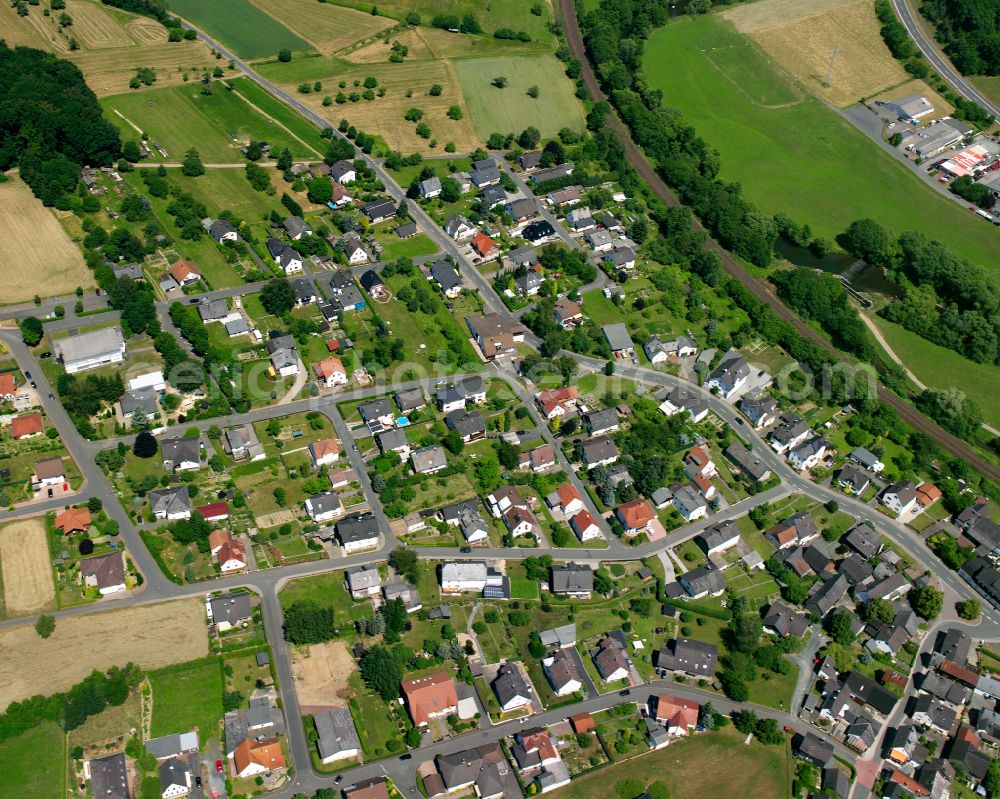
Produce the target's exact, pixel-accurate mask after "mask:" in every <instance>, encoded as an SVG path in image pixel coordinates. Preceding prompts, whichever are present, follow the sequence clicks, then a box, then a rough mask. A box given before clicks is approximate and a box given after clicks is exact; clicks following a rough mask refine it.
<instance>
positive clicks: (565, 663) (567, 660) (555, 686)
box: [542, 649, 583, 696]
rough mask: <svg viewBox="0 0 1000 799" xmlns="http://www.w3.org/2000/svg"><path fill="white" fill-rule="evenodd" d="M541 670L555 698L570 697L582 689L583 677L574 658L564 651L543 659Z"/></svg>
mask: <svg viewBox="0 0 1000 799" xmlns="http://www.w3.org/2000/svg"><path fill="white" fill-rule="evenodd" d="M542 669H543V670H544V671H545V676H546V678H548V681H549V684H550V685H551V686H552V690H553V691H555V693H556V696H570V695H572V694H575V693H576V692H577V691H580V690H581V689H582V688H583V676H582V675H581V674H580V668H579V666H578V665H577V662H576V658H575V657H574V656H573V655H572V654H570V652H568V651H567V650H566V649H560V650H559V651H558V652H556V653H555V654H554V655H551V656H550V657H547V658H544V659H543V660H542Z"/></svg>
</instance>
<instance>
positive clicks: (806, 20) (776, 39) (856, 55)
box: [723, 0, 907, 107]
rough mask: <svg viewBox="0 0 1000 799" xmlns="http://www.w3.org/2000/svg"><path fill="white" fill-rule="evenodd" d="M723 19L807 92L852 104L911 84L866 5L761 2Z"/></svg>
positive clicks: (782, 0)
mask: <svg viewBox="0 0 1000 799" xmlns="http://www.w3.org/2000/svg"><path fill="white" fill-rule="evenodd" d="M723 16H724V17H725V18H727V19H729V20H730V21H731V22H733V23H734V24H735V25H736V28H737V30H739V31H741V32H743V33H746V34H747V35H748V36H750V38H751V39H753V40H754V41H755V42H756V43H757V44H758V45H759V46H760V47H761V49H762V50H764V52H766V53H767V54H768V55H769V56H770V57H771V58H773V59H774V60H775V61H776V62H777V63H778V64H779V65H780V66H781V68H782V69H784V70H785V71H786V72H788V73H789V74H790V75H792V76H793V77H794V78H796V79H797V80H798V81H799V82H800V83H802V85H803V86H805V88H806V89H808V90H809V91H810V92H812V93H813V94H815V95H816V96H818V97H821V98H822V99H824V100H828V101H829V102H831V103H834V104H835V105H837V106H840V107H844V106H848V105H851V104H853V103H855V102H857V101H858V100H860V99H861V98H863V97H869V96H871V95H873V94H875V93H876V92H878V91H880V90H882V89H885V88H887V87H889V86H895V85H897V84H899V83H902V82H903V81H905V80H906V79H907V75H906V73H905V72H904V71H903V69H902V68H901V67H900V65H899V62H897V61H896V59H894V58H893V57H892V54H891V53H890V52H889V50H888V48H887V47H886V46H885V44H884V43H883V42H882V37H881V35H880V34H879V28H880V25H879V22H878V18H877V17H876V16H875V11H874V8H873V6H872V4H871V2H868V0H862V2H854V3H852V4H845V3H842V2H833V1H832V0H831V2H818V3H801V2H797V3H794V4H793V3H791V2H789V0H763V2H761V3H755V4H753V5H749V6H741V7H740V8H738V9H733V10H732V11H730V12H726V13H725V14H723Z"/></svg>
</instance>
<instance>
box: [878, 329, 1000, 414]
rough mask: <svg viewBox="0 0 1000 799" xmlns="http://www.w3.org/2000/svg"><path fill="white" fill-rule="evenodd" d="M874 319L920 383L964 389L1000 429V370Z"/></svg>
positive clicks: (933, 386) (880, 330) (887, 340)
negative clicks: (998, 398) (998, 401)
mask: <svg viewBox="0 0 1000 799" xmlns="http://www.w3.org/2000/svg"><path fill="white" fill-rule="evenodd" d="M870 318H871V320H872V321H873V322H874V323H875V325H876V326H877V327H878V329H879V332H880V333H881V334H882V336H883V337H884V338H885V340H886V342H887V343H888V344H889V346H890V347H891V348H892V351H893V352H895V353H896V356H897V357H898V358H899V359H900V360H901V361H902V362H903V363H905V364H906V367H907V368H908V369H909V370H910V371H911V372H913V374H914V376H915V377H916V378H917V380H919V381H920V382H921V383H923V384H924V385H926V386H928V387H929V388H949V387H950V386H955V387H956V388H959V389H961V390H962V391H964V392H965V393H966V395H968V397H969V398H970V399H971V400H972V401H973V402H975V403H976V404H977V405H978V406H979V409H980V410H981V411H982V413H983V421H984V422H986V424H988V425H990V426H992V427H996V428H1000V404H998V403H997V401H996V398H997V397H998V396H1000V369H998V368H997V367H996V366H991V365H990V364H984V363H974V362H972V361H970V360H969V359H968V358H963V357H962V356H961V355H959V354H958V353H957V352H954V351H952V350H949V349H946V348H945V347H939V346H938V345H937V344H934V343H932V342H930V341H928V340H927V339H925V338H923V337H921V336H918V335H917V334H916V333H911V332H910V331H909V330H907V329H906V328H904V327H902V326H900V325H897V324H894V323H893V322H889V321H886V320H885V319H883V318H882V317H880V316H875V315H872V316H871V317H870Z"/></svg>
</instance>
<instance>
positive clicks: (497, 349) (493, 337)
mask: <svg viewBox="0 0 1000 799" xmlns="http://www.w3.org/2000/svg"><path fill="white" fill-rule="evenodd" d="M465 323H466V325H467V326H468V328H469V331H470V333H471V334H472V338H473V339H474V340H475V342H476V345H477V346H478V347H479V350H480V352H482V354H483V357H484V358H485V359H486V360H488V361H492V360H494V359H496V358H499V357H502V356H504V355H510V354H512V353H514V352H515V345H516V344H519V343H521V342H522V341H524V334H525V332H526V328H525V327H524V326H523V325H521V324H520V323H519V322H514V321H511V320H509V319H507V317H505V316H503V315H501V314H498V313H488V314H485V315H484V316H467V317H466V318H465Z"/></svg>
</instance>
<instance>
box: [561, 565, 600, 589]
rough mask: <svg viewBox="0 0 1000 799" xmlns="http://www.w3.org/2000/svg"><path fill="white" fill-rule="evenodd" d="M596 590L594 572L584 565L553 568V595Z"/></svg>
mask: <svg viewBox="0 0 1000 799" xmlns="http://www.w3.org/2000/svg"><path fill="white" fill-rule="evenodd" d="M593 590H594V572H593V570H592V569H591V568H590V566H586V565H584V564H582V563H566V564H563V565H560V566H553V567H552V593H554V594H565V593H576V592H582V591H593Z"/></svg>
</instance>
